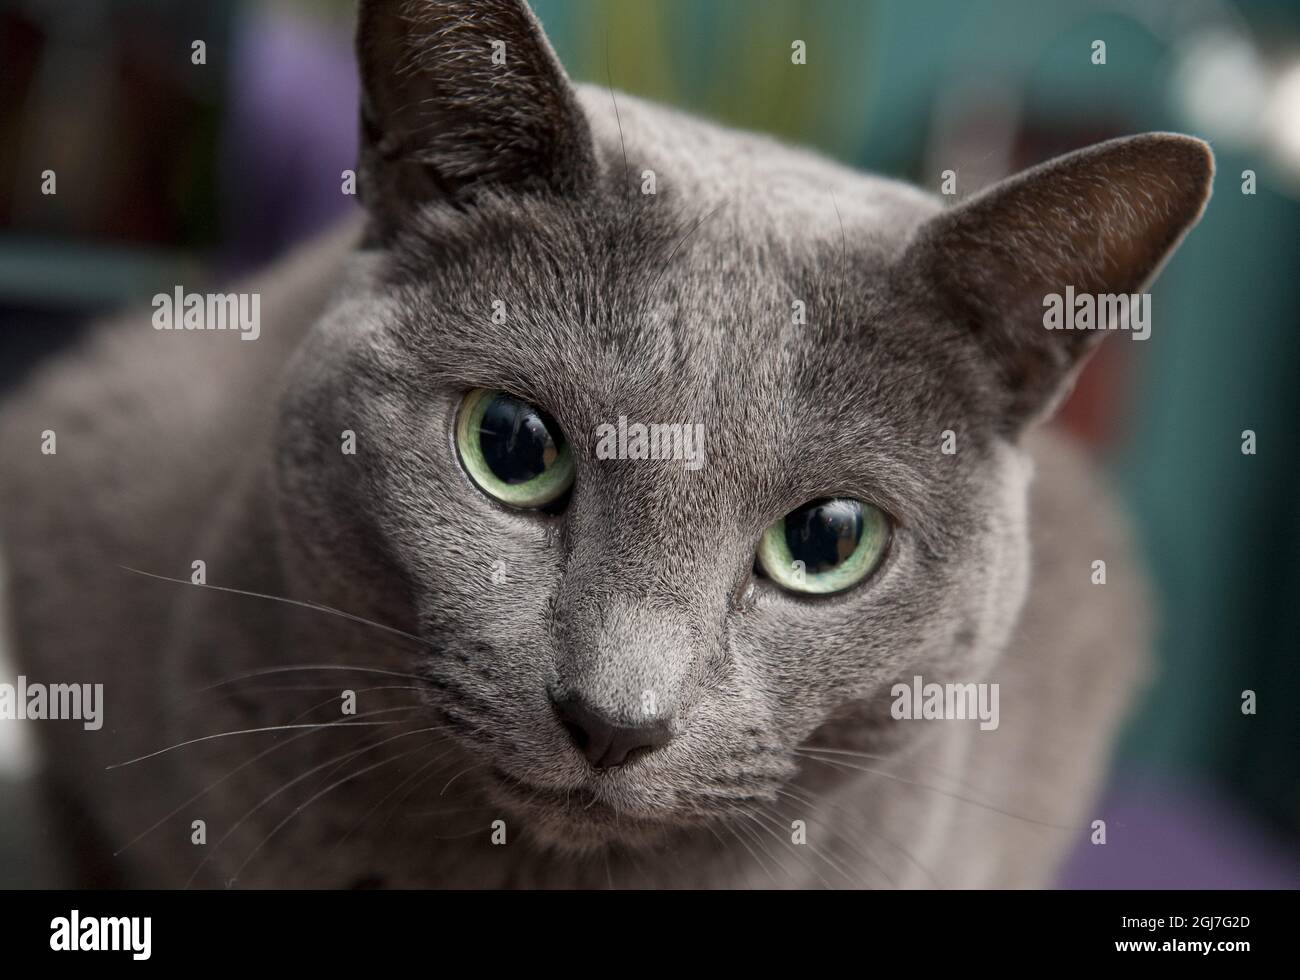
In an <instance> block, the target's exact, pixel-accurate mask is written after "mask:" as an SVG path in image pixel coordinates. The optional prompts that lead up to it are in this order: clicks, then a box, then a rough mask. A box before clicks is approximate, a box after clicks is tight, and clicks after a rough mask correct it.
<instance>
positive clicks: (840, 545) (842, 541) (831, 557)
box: [785, 500, 862, 575]
mask: <svg viewBox="0 0 1300 980" xmlns="http://www.w3.org/2000/svg"><path fill="white" fill-rule="evenodd" d="M861 540H862V504H860V503H859V502H858V501H856V500H814V501H813V502H812V503H810V504H804V506H802V507H800V508H799V509H798V510H796V511H794V512H792V513H791V514H789V515H788V516H787V517H786V519H785V543H786V545H787V546H788V547H789V548H790V557H791V558H793V559H794V560H795V561H801V562H803V566H804V571H805V572H807V573H808V574H809V575H816V574H817V573H818V572H825V571H829V570H830V569H832V568H835V567H836V566H837V565H839V564H840V563H841V562H843V561H844V560H845V559H846V558H848V557H849V556H850V555H852V554H853V552H854V551H855V550H857V547H858V543H859V542H860V541H861Z"/></svg>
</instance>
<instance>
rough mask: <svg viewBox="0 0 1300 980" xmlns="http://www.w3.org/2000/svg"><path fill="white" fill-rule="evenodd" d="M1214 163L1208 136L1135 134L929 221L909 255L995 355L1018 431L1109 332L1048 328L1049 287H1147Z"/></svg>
mask: <svg viewBox="0 0 1300 980" xmlns="http://www.w3.org/2000/svg"><path fill="white" fill-rule="evenodd" d="M1213 175H1214V158H1213V155H1212V154H1211V153H1210V149H1209V147H1208V146H1206V144H1205V143H1203V142H1201V141H1200V140H1197V139H1192V138H1191V137H1187V136H1177V135H1173V134H1165V133H1151V134H1147V135H1143V136H1133V137H1128V138H1124V139H1117V140H1111V141H1110V142H1107V143H1100V144H1098V145H1096V146H1092V147H1089V148H1087V149H1085V150H1080V151H1078V152H1076V153H1071V154H1068V155H1067V156H1063V157H1058V158H1057V159H1055V160H1052V161H1051V162H1049V163H1046V164H1044V165H1042V166H1039V167H1035V168H1034V169H1032V170H1028V171H1026V172H1025V173H1023V174H1020V175H1018V176H1016V177H1012V178H1010V179H1008V180H1006V181H1003V182H1002V183H1000V184H997V185H995V186H994V187H992V188H990V189H989V190H987V191H985V192H983V193H981V194H978V195H976V196H975V197H973V198H971V199H970V200H968V201H966V202H964V203H962V204H960V205H958V206H956V207H954V208H952V209H951V210H949V211H946V212H944V213H943V214H941V215H939V216H938V217H936V218H933V219H931V220H930V221H929V222H928V223H927V224H925V225H923V226H922V227H921V229H920V231H919V232H918V234H917V236H916V237H915V238H914V240H913V241H912V243H911V244H910V245H909V247H908V249H907V252H906V253H905V257H904V261H905V262H907V263H909V267H910V269H911V270H912V271H914V272H915V273H916V274H917V276H918V278H917V280H916V281H917V284H918V285H919V286H920V287H921V288H924V289H927V290H937V294H938V296H939V299H940V302H941V303H942V304H943V306H944V312H945V314H946V315H948V316H950V317H952V318H953V319H954V320H955V321H956V322H958V323H960V324H962V325H964V326H965V327H966V328H967V329H969V330H970V331H971V332H972V333H973V334H974V335H975V336H976V338H977V340H978V342H979V343H980V345H981V346H982V347H983V348H984V350H985V352H986V353H987V355H988V356H989V358H990V360H991V363H992V364H993V365H994V367H995V370H996V373H997V377H998V383H999V387H1000V388H1001V390H1002V394H1003V396H1004V398H1005V401H1006V404H1005V418H1006V421H1007V429H1008V430H1009V431H1012V432H1015V431H1019V430H1020V429H1022V428H1023V427H1024V426H1025V425H1026V424H1028V423H1029V422H1032V421H1033V420H1035V419H1036V418H1039V417H1041V416H1044V415H1046V414H1048V413H1049V412H1050V411H1051V410H1052V409H1053V408H1055V406H1056V404H1057V403H1058V402H1059V400H1060V399H1061V398H1062V397H1063V396H1064V395H1065V394H1066V393H1068V391H1069V388H1070V385H1071V384H1072V382H1073V379H1074V376H1075V374H1076V373H1077V368H1078V367H1079V366H1080V364H1081V362H1082V360H1083V358H1084V357H1085V355H1086V354H1087V353H1088V352H1089V351H1090V350H1092V348H1093V347H1094V346H1095V345H1096V344H1097V343H1098V342H1099V341H1100V340H1101V339H1102V338H1103V337H1104V336H1106V333H1107V331H1105V330H1048V329H1047V328H1046V327H1045V326H1044V325H1043V324H1044V320H1043V315H1044V301H1045V298H1046V297H1047V296H1048V295H1050V294H1057V295H1060V296H1064V295H1065V292H1066V287H1067V286H1071V287H1073V288H1074V293H1075V295H1079V294H1083V293H1090V294H1121V293H1123V294H1132V293H1140V292H1142V291H1143V289H1144V288H1145V287H1146V285H1147V284H1148V283H1149V282H1150V281H1151V280H1152V279H1153V278H1154V277H1155V275H1156V274H1157V273H1158V272H1159V270H1160V267H1161V266H1162V265H1163V264H1164V261H1165V259H1167V258H1168V257H1169V255H1170V254H1171V253H1172V252H1173V251H1174V249H1175V248H1177V246H1178V244H1179V242H1180V241H1181V240H1182V238H1183V236H1184V235H1185V234H1186V233H1187V232H1188V231H1189V230H1190V229H1191V227H1192V226H1193V225H1195V224H1196V222H1197V220H1198V219H1199V218H1200V216H1201V212H1202V211H1204V209H1205V204H1206V202H1207V201H1208V200H1209V197H1210V183H1211V179H1212V177H1213ZM1071 313H1072V311H1067V315H1070V314H1071Z"/></svg>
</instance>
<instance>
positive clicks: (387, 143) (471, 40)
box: [357, 0, 596, 234]
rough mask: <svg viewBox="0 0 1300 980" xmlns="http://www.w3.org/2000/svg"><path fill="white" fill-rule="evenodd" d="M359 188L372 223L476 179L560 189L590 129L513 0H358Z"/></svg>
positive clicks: (387, 223) (581, 177) (587, 159)
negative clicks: (359, 92) (359, 73)
mask: <svg viewBox="0 0 1300 980" xmlns="http://www.w3.org/2000/svg"><path fill="white" fill-rule="evenodd" d="M357 61H358V63H359V66H360V70H361V153H360V166H359V173H358V178H359V181H358V182H359V189H360V192H361V197H362V200H363V201H364V203H365V205H366V207H367V208H368V209H369V210H370V213H371V215H372V218H373V219H374V222H375V223H376V225H377V226H378V230H379V231H380V232H381V234H382V233H384V232H386V231H388V230H391V229H392V228H394V227H396V226H397V225H398V224H400V223H401V221H402V220H403V218H404V217H405V216H407V215H409V214H411V213H412V212H413V211H415V210H417V209H418V208H419V207H420V205H421V204H424V203H426V202H429V201H433V200H448V199H451V200H466V199H469V198H472V197H473V195H474V194H475V193H476V192H478V191H480V190H482V189H486V188H493V189H517V190H520V191H527V190H533V191H546V192H554V193H572V192H575V191H577V190H578V189H580V188H581V187H582V186H584V185H585V184H586V183H588V182H590V181H592V180H593V179H594V175H595V170H596V164H595V154H594V150H593V148H592V140H591V133H590V130H589V127H588V125H587V120H586V117H585V116H584V115H583V113H582V110H581V108H580V107H579V106H578V102H577V98H576V96H575V94H574V91H573V88H572V86H571V85H570V84H569V81H568V79H567V78H566V77H565V74H564V70H563V69H562V68H561V67H560V64H559V61H558V60H557V59H556V57H555V53H554V52H553V51H552V50H551V46H550V44H549V43H548V42H547V40H546V37H545V35H544V34H543V33H542V29H541V26H540V25H539V24H538V22H537V19H536V18H535V17H534V16H533V15H532V13H531V12H530V11H529V9H528V7H527V5H526V4H524V3H523V2H522V0H361V9H360V16H359V19H358V23H357Z"/></svg>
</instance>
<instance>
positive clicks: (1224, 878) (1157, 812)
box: [1058, 773, 1300, 889]
mask: <svg viewBox="0 0 1300 980" xmlns="http://www.w3.org/2000/svg"><path fill="white" fill-rule="evenodd" d="M1097 818H1099V819H1102V820H1105V821H1106V843H1105V844H1104V845H1098V844H1092V843H1090V842H1089V841H1088V840H1087V839H1086V838H1085V839H1084V840H1083V841H1081V842H1080V843H1079V845H1078V846H1077V847H1076V848H1075V850H1074V853H1073V854H1072V855H1071V857H1070V859H1069V861H1068V862H1067V863H1066V866H1065V868H1064V869H1063V871H1062V874H1061V879H1060V881H1059V882H1058V885H1059V887H1061V888H1243V889H1258V888H1285V889H1291V888H1300V857H1297V855H1296V854H1295V853H1294V852H1292V851H1291V850H1289V849H1287V848H1286V846H1285V845H1284V844H1281V843H1279V842H1277V841H1273V840H1271V839H1270V838H1269V837H1268V835H1267V834H1266V833H1265V832H1264V831H1263V830H1262V829H1261V828H1259V827H1257V826H1255V825H1254V824H1252V823H1251V822H1250V821H1249V820H1248V818H1247V817H1246V816H1245V815H1244V814H1243V813H1241V812H1240V811H1238V810H1236V809H1235V808H1233V807H1232V806H1231V805H1230V804H1228V803H1227V802H1225V799H1224V796H1223V794H1212V793H1210V792H1208V791H1206V790H1204V789H1200V790H1198V789H1195V788H1193V787H1190V786H1181V787H1173V786H1170V785H1168V784H1165V783H1159V782H1157V781H1155V780H1140V779H1138V778H1136V777H1135V776H1134V775H1133V774H1131V773H1130V774H1127V776H1126V777H1122V778H1119V779H1117V780H1116V781H1115V783H1114V785H1112V786H1111V788H1110V789H1109V791H1108V792H1107V793H1106V796H1105V797H1104V798H1103V800H1102V805H1101V806H1100V807H1099V808H1098V810H1097ZM1090 822H1091V821H1090Z"/></svg>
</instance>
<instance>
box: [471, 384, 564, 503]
mask: <svg viewBox="0 0 1300 980" xmlns="http://www.w3.org/2000/svg"><path fill="white" fill-rule="evenodd" d="M559 431H560V430H559V427H558V426H557V425H556V424H555V422H554V421H553V420H552V419H551V417H550V416H548V415H546V414H545V413H544V412H542V411H540V410H538V409H536V408H534V407H533V406H532V405H529V404H528V403H527V402H525V401H520V400H519V399H518V398H512V397H510V396H509V395H496V396H495V397H494V398H493V399H492V401H491V402H489V403H488V406H487V408H486V409H485V410H484V411H483V421H482V422H481V423H479V447H480V449H481V450H482V452H483V461H484V462H485V463H487V465H488V468H489V469H490V470H491V471H492V472H493V474H494V475H495V476H496V477H497V479H499V480H500V481H501V482H503V483H510V484H515V483H527V482H528V481H529V480H533V479H536V478H537V477H539V476H541V475H542V474H543V473H545V472H546V471H547V470H548V469H550V467H551V465H552V464H554V462H555V460H556V458H557V457H559V455H560V449H561V448H562V446H563V445H564V440H563V437H562V436H561V438H560V442H559V443H557V442H556V441H555V438H554V437H553V436H552V435H551V433H553V432H559Z"/></svg>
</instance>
